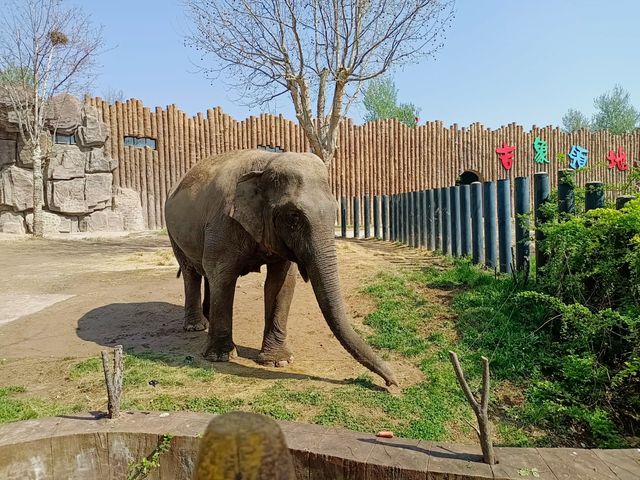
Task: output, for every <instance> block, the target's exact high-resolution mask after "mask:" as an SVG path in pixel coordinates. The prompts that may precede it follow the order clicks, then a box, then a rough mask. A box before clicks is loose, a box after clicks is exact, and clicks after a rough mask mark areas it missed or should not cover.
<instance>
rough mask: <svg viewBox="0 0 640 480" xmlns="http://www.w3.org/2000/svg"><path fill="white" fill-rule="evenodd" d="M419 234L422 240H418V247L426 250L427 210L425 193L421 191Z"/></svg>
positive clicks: (427, 232)
mask: <svg viewBox="0 0 640 480" xmlns="http://www.w3.org/2000/svg"><path fill="white" fill-rule="evenodd" d="M420 216H421V219H420V233H421V234H422V238H421V239H420V246H422V248H428V246H429V230H427V224H428V222H429V210H428V209H427V191H426V190H422V191H421V192H420Z"/></svg>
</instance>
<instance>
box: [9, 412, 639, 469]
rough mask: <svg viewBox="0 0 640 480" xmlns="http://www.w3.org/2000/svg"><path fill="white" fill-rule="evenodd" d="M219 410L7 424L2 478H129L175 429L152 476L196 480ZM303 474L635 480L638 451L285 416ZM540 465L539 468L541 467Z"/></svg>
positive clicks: (287, 434) (282, 425) (289, 440)
mask: <svg viewBox="0 0 640 480" xmlns="http://www.w3.org/2000/svg"><path fill="white" fill-rule="evenodd" d="M211 418H212V415H209V414H201V413H191V412H174V413H170V414H169V413H159V412H147V413H124V414H122V416H121V417H120V418H118V419H116V420H108V419H96V418H94V417H93V416H91V415H77V416H67V417H55V418H46V419H41V420H28V421H24V422H16V423H11V424H4V425H0V478H2V479H5V480H17V479H20V480H23V479H39V480H43V479H51V480H58V479H60V480H62V479H64V480H67V479H77V480H82V479H87V480H88V479H91V480H93V479H122V478H126V475H127V468H128V465H129V464H130V463H131V462H137V461H139V460H140V459H141V458H143V457H146V456H147V455H149V454H150V453H151V452H152V451H153V450H154V449H155V448H156V446H157V445H158V440H159V438H160V437H161V436H162V435H164V434H170V435H172V436H173V438H172V440H171V448H170V449H169V451H168V452H166V453H165V454H163V455H162V456H161V457H160V467H159V468H158V469H156V470H154V471H153V472H152V473H151V474H150V475H149V477H148V478H150V479H166V480H169V479H171V480H181V479H185V480H186V479H190V478H191V476H192V473H193V469H194V465H195V462H196V460H197V450H198V446H199V445H198V442H199V438H198V437H199V435H200V434H202V433H203V432H204V430H205V428H206V426H207V424H208V422H209V421H210V420H211ZM278 424H279V425H280V428H281V429H282V431H283V433H284V435H285V438H286V442H287V445H288V446H289V449H290V451H291V453H292V455H293V458H294V464H295V468H296V477H297V478H298V479H305V480H309V479H319V480H320V479H322V480H324V479H343V478H344V479H346V478H349V479H354V480H386V479H420V480H427V479H429V480H436V479H449V480H451V479H455V480H467V479H522V478H523V477H530V478H534V477H535V478H541V479H549V480H558V479H581V480H596V479H597V480H602V479H614V480H616V479H624V480H627V479H629V480H630V479H637V478H640V451H638V449H629V450H585V449H565V448H558V449H547V448H544V449H534V448H497V449H496V453H497V456H498V459H499V461H500V463H499V464H497V465H493V466H489V465H486V464H484V463H481V455H480V450H479V448H478V447H475V446H472V445H459V444H450V443H441V442H424V441H419V440H409V439H402V438H393V439H383V438H376V437H375V436H373V435H370V434H366V433H357V432H350V431H347V430H343V429H338V428H325V427H320V426H317V425H308V424H302V423H294V422H278ZM534 472H535V475H534Z"/></svg>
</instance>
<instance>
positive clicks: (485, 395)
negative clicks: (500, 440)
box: [449, 351, 498, 465]
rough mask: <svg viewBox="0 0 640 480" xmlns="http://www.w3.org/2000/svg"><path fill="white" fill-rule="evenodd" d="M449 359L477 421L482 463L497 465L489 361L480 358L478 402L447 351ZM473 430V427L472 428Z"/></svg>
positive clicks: (462, 373)
mask: <svg viewBox="0 0 640 480" xmlns="http://www.w3.org/2000/svg"><path fill="white" fill-rule="evenodd" d="M449 358H450V359H451V363H452V364H453V369H454V370H455V372H456V377H457V378H458V383H459V384H460V388H462V391H463V392H464V396H465V397H466V398H467V401H468V402H469V404H470V405H471V408H472V409H473V412H474V413H475V414H476V418H477V419H478V427H479V428H476V429H475V430H476V433H477V434H478V437H479V439H480V447H481V448H482V459H483V461H484V463H488V464H489V465H495V464H496V463H498V459H497V458H496V455H495V453H494V451H493V442H492V440H491V423H490V422H489V391H490V386H491V379H490V373H489V359H488V358H487V357H481V358H482V390H481V391H480V401H479V402H478V400H476V397H475V396H474V395H473V393H472V392H471V388H469V384H468V383H467V380H466V379H465V378H464V372H463V371H462V367H461V366H460V361H459V360H458V355H456V353H455V352H452V351H449ZM474 428H475V427H474Z"/></svg>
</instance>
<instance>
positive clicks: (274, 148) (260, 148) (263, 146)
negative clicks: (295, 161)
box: [257, 145, 284, 153]
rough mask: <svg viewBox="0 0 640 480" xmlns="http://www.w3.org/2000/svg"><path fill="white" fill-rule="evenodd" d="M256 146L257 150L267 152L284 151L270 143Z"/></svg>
mask: <svg viewBox="0 0 640 480" xmlns="http://www.w3.org/2000/svg"><path fill="white" fill-rule="evenodd" d="M257 148H258V150H266V151H267V152H276V153H280V152H283V151H284V150H282V149H281V148H280V147H272V146H271V145H258V147H257Z"/></svg>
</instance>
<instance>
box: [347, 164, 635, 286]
mask: <svg viewBox="0 0 640 480" xmlns="http://www.w3.org/2000/svg"><path fill="white" fill-rule="evenodd" d="M571 172H573V171H572V170H559V171H558V174H557V184H558V193H557V198H558V211H559V212H560V215H561V216H566V215H571V214H573V213H575V181H574V180H573V178H572V173H571ZM531 188H532V187H531V179H530V178H529V177H516V178H515V181H514V182H513V185H512V184H511V180H509V179H503V180H498V181H497V182H494V181H490V182H484V183H480V182H474V183H472V184H471V185H456V186H451V187H442V188H434V189H429V190H421V191H415V192H405V193H400V194H395V195H374V196H371V195H365V196H364V197H362V201H361V198H360V197H353V199H352V201H351V204H352V205H353V212H354V216H353V218H354V223H353V236H354V237H356V238H359V237H360V231H361V224H360V219H361V218H362V219H364V225H362V227H363V230H364V238H370V237H371V236H372V235H371V223H372V222H373V225H374V228H373V237H375V238H380V239H383V240H391V241H393V242H400V243H403V244H405V245H408V246H411V247H415V248H426V249H429V250H436V251H439V252H441V253H443V254H446V255H452V256H454V257H460V256H464V257H471V259H472V260H473V262H474V263H477V264H484V265H485V266H486V267H487V268H490V269H495V270H499V271H500V272H502V273H511V272H512V271H513V270H516V271H520V272H522V271H528V270H529V268H530V265H531V263H532V262H531V261H530V258H531V254H532V248H535V258H536V262H535V264H536V268H540V267H543V266H544V265H545V264H546V262H547V258H546V257H545V254H544V252H543V251H542V250H541V249H540V248H538V246H539V245H540V244H541V242H542V241H543V240H544V235H543V232H542V230H541V229H540V228H537V227H539V226H540V225H541V224H543V223H544V222H546V221H547V220H548V219H547V217H546V209H545V208H544V205H545V204H546V203H547V202H549V199H550V193H551V182H550V179H549V174H548V173H546V172H540V173H536V174H535V175H534V178H533V209H532V205H531ZM634 198H635V197H634V196H629V195H625V196H620V197H618V198H617V199H616V202H615V204H616V208H618V209H620V208H622V207H623V206H624V205H625V204H626V203H627V202H629V201H630V200H632V199H634ZM348 204H349V201H348V199H347V198H345V197H342V200H341V206H340V218H341V235H342V237H347V236H348V228H347V224H346V222H347V205H348ZM361 204H362V205H364V212H363V215H360V205H361ZM604 206H605V188H604V184H603V182H599V181H593V182H587V184H586V193H585V206H584V207H585V211H588V210H593V209H596V208H603V207H604ZM530 217H532V218H530ZM531 220H533V229H532V228H531V225H530V224H531ZM532 230H533V231H534V232H535V235H534V241H533V242H532V236H531V233H532ZM349 236H350V235H349Z"/></svg>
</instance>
